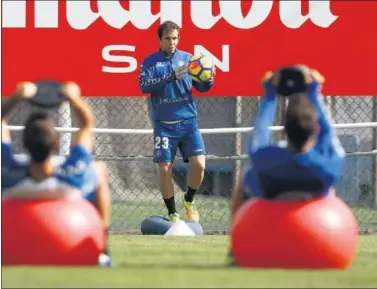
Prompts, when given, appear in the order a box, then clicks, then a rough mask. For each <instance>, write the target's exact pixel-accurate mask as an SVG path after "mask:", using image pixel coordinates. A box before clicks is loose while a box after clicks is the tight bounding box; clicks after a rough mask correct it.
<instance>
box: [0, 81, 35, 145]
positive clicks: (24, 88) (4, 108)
mask: <svg viewBox="0 0 377 289" xmlns="http://www.w3.org/2000/svg"><path fill="white" fill-rule="evenodd" d="M36 92H37V87H36V85H35V84H34V83H31V82H24V83H20V84H19V85H18V86H17V88H16V91H15V92H14V94H13V95H11V96H9V97H8V98H7V99H6V100H3V101H2V105H1V142H4V143H9V142H11V136H10V133H9V130H8V128H7V120H6V119H7V116H8V114H9V112H10V111H11V110H12V109H13V108H14V107H15V106H16V105H17V104H18V103H19V102H21V101H23V100H25V99H29V98H31V97H33V96H34V95H35V94H36Z"/></svg>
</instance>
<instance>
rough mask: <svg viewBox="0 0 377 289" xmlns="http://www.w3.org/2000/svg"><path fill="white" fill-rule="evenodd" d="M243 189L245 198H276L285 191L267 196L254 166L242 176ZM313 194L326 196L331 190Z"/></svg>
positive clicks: (314, 195)
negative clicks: (260, 184)
mask: <svg viewBox="0 0 377 289" xmlns="http://www.w3.org/2000/svg"><path fill="white" fill-rule="evenodd" d="M242 190H243V192H244V199H245V200H249V199H252V198H264V199H274V198H275V197H278V196H279V195H280V194H284V192H281V193H279V194H277V195H276V196H274V197H267V196H266V195H265V194H264V193H263V191H262V189H261V188H260V186H259V182H258V178H257V175H256V173H255V171H254V170H253V169H252V168H248V169H247V170H246V172H245V174H244V176H243V178H242ZM312 195H313V197H326V196H328V195H329V190H325V191H324V192H322V193H313V194H312Z"/></svg>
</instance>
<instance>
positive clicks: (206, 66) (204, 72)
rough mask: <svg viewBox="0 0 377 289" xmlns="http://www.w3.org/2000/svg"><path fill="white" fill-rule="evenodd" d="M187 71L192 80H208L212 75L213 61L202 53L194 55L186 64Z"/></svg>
mask: <svg viewBox="0 0 377 289" xmlns="http://www.w3.org/2000/svg"><path fill="white" fill-rule="evenodd" d="M188 73H189V75H190V77H191V78H192V80H194V81H198V82H208V81H209V80H210V79H211V78H212V76H213V62H212V61H211V60H210V59H209V58H207V57H205V56H204V55H194V56H192V57H191V58H190V61H189V64H188Z"/></svg>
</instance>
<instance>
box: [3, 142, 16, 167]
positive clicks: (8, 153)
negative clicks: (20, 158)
mask: <svg viewBox="0 0 377 289" xmlns="http://www.w3.org/2000/svg"><path fill="white" fill-rule="evenodd" d="M14 162H15V160H14V158H13V152H12V146H11V143H7V142H1V167H2V168H4V167H11V166H12V165H13V164H14Z"/></svg>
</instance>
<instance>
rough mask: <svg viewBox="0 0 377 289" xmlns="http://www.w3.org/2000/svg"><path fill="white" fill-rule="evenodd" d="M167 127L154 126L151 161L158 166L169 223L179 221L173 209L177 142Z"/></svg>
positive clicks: (174, 208)
mask: <svg viewBox="0 0 377 289" xmlns="http://www.w3.org/2000/svg"><path fill="white" fill-rule="evenodd" d="M169 132H170V131H169V126H168V125H161V124H155V131H154V153H153V161H154V162H155V163H158V165H159V177H160V190H161V194H162V198H163V200H164V203H165V206H166V208H167V210H168V215H169V219H170V221H177V220H179V215H178V213H177V210H176V207H175V199H174V185H173V161H174V158H175V153H176V151H177V146H178V142H177V141H176V140H175V139H174V138H173V137H172V135H171V134H170V133H169Z"/></svg>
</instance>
